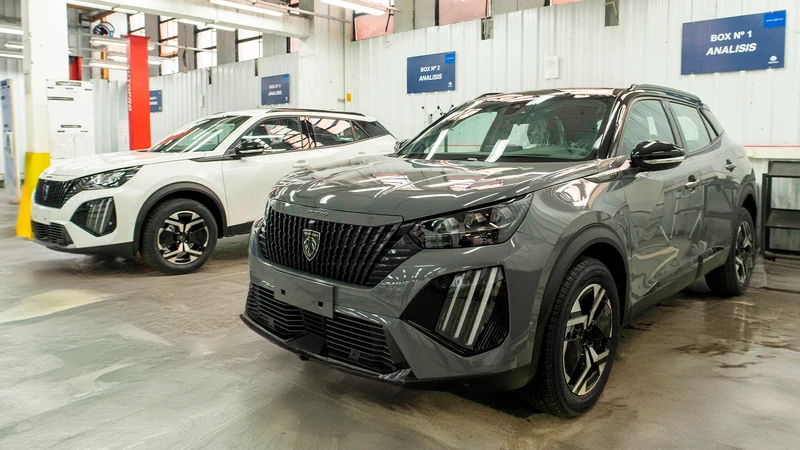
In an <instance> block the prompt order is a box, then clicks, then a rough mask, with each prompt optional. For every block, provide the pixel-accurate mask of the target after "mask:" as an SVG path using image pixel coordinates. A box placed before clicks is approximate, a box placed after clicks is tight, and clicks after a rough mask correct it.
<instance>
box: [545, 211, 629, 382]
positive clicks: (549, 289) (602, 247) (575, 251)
mask: <svg viewBox="0 0 800 450" xmlns="http://www.w3.org/2000/svg"><path fill="white" fill-rule="evenodd" d="M627 254H628V252H627V251H626V250H625V246H624V244H623V241H622V239H620V237H619V236H618V235H617V234H616V233H615V232H614V230H612V229H611V228H610V227H609V226H607V225H605V224H599V223H598V224H592V225H589V226H586V227H584V228H582V229H581V230H579V231H578V232H576V233H575V234H573V236H572V237H570V238H569V240H568V242H567V244H566V245H565V246H564V247H562V248H561V251H560V252H559V254H558V256H557V258H556V260H555V263H554V264H553V269H552V270H551V271H550V273H549V274H548V275H547V282H546V284H545V289H544V293H543V295H542V302H541V307H540V309H539V315H538V318H537V323H536V332H535V336H534V346H533V349H534V350H533V359H532V361H531V370H532V373H531V377H533V375H534V374H535V371H536V369H537V368H538V365H539V355H540V351H541V348H542V341H543V340H544V331H545V328H546V325H547V320H548V319H549V318H550V314H551V313H552V309H553V303H554V302H555V298H556V296H557V295H558V290H559V289H560V288H561V282H562V280H563V279H564V277H565V276H566V274H567V271H569V269H570V268H571V267H572V265H573V264H574V263H575V260H577V259H578V257H580V256H589V257H592V258H596V259H598V260H600V261H601V262H603V264H605V265H606V267H607V268H608V270H609V272H611V276H612V277H613V278H614V283H615V284H616V286H617V291H618V295H619V300H620V318H621V321H620V322H621V323H624V320H625V318H626V317H628V316H629V308H630V280H629V277H628V274H629V270H628V258H627Z"/></svg>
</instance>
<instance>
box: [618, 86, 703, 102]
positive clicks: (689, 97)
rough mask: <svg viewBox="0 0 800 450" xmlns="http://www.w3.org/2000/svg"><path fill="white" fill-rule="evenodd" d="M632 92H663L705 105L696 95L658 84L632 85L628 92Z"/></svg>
mask: <svg viewBox="0 0 800 450" xmlns="http://www.w3.org/2000/svg"><path fill="white" fill-rule="evenodd" d="M631 91H651V92H661V93H663V94H668V95H672V96H675V97H678V98H681V99H683V100H686V101H690V102H692V103H699V104H702V103H703V101H702V100H700V97H698V96H696V95H694V94H691V93H689V92H686V91H682V90H680V89H674V88H671V87H666V86H658V85H656V84H632V85H631V87H629V88H628V92H631Z"/></svg>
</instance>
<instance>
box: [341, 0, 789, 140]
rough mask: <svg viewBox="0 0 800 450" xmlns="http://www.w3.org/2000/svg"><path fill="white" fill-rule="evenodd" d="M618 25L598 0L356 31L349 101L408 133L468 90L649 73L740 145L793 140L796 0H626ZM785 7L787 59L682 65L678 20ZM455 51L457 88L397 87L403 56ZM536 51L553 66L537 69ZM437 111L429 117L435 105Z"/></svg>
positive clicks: (630, 78)
mask: <svg viewBox="0 0 800 450" xmlns="http://www.w3.org/2000/svg"><path fill="white" fill-rule="evenodd" d="M620 9H621V10H620V25H619V26H617V27H605V26H604V17H605V12H604V0H584V1H582V2H578V3H571V4H568V5H561V6H553V7H546V8H534V9H528V10H523V11H517V12H513V13H509V14H501V15H497V16H495V17H494V38H493V39H490V40H485V41H482V40H481V24H480V21H478V20H475V21H470V22H463V23H458V24H454V25H448V26H441V27H432V28H425V29H421V30H414V31H409V32H405V33H397V34H394V35H390V36H387V37H379V38H374V39H369V40H365V41H359V42H354V43H353V44H352V46H351V51H352V63H353V67H352V73H353V75H352V76H353V80H352V83H351V85H352V86H353V89H352V90H353V103H352V106H351V108H349V109H352V110H354V111H359V112H363V113H365V114H368V115H371V116H374V117H376V118H378V119H379V120H381V121H382V122H383V123H384V125H386V126H387V127H388V128H389V130H390V131H392V132H393V133H394V134H395V135H396V136H398V137H401V138H407V137H411V136H413V135H414V134H415V133H417V132H418V131H420V130H421V129H422V128H423V127H424V126H425V124H426V123H427V121H426V117H425V114H424V113H423V111H422V109H421V108H422V107H425V109H426V110H427V111H428V112H429V113H430V112H434V111H436V108H437V107H440V108H441V109H442V110H445V111H446V110H447V109H448V108H450V106H451V105H458V104H460V103H461V102H464V101H466V100H468V99H470V98H473V97H475V96H477V95H480V94H483V93H486V92H494V91H505V92H513V91H520V90H530V89H544V88H553V87H626V86H628V85H630V84H632V83H652V84H662V85H667V86H672V87H676V88H680V89H685V90H688V91H690V92H693V93H695V94H697V95H699V96H700V97H701V98H703V100H704V101H705V102H706V103H708V104H709V105H710V106H711V108H712V109H713V110H714V112H715V113H716V114H717V116H719V118H720V120H721V121H722V123H723V124H724V125H725V126H726V129H727V130H728V131H729V132H730V133H731V134H732V135H733V136H734V137H735V138H736V139H738V140H739V141H741V142H742V143H743V144H745V145H749V146H760V145H788V146H800V126H798V124H800V67H798V63H800V45H798V44H800V34H798V30H799V29H800V28H798V23H800V2H798V1H797V0H683V1H677V0H624V1H621V2H620ZM781 9H786V10H787V13H788V17H787V21H786V22H787V30H786V56H785V60H786V61H787V62H786V68H784V69H776V70H767V71H748V72H732V73H721V74H713V75H696V76H694V75H693V76H682V75H681V74H680V72H681V33H682V24H683V23H685V22H692V21H697V20H706V19H713V18H717V17H727V16H736V15H742V14H753V13H759V12H767V11H772V10H781ZM447 51H456V53H457V64H458V66H457V70H456V90H455V91H452V92H442V93H427V94H414V95H408V94H406V58H407V57H409V56H416V55H425V54H430V53H439V52H447ZM546 56H558V57H559V63H560V64H559V65H560V67H559V69H560V70H559V72H560V77H559V78H558V79H554V80H545V79H544V76H543V75H544V74H543V68H542V65H543V62H544V58H545V57H546ZM438 116H439V113H438V111H437V112H436V114H435V115H434V118H436V117H438Z"/></svg>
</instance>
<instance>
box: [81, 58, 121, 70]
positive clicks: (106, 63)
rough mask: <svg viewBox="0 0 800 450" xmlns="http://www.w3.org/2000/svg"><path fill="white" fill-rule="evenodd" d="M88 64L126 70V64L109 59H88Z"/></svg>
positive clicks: (102, 67)
mask: <svg viewBox="0 0 800 450" xmlns="http://www.w3.org/2000/svg"><path fill="white" fill-rule="evenodd" d="M89 65H90V66H92V67H100V68H101V69H117V70H128V66H127V65H126V64H122V63H116V62H111V61H103V60H98V59H93V60H91V61H89Z"/></svg>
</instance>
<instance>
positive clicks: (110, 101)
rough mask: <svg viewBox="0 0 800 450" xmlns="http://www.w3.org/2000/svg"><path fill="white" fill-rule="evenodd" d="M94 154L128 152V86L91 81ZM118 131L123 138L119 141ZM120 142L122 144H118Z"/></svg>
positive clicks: (118, 83) (112, 82)
mask: <svg viewBox="0 0 800 450" xmlns="http://www.w3.org/2000/svg"><path fill="white" fill-rule="evenodd" d="M92 93H93V95H94V129H95V134H94V136H95V138H94V142H95V144H94V145H95V148H94V151H95V153H110V152H119V151H125V150H128V149H129V148H130V147H128V145H127V142H128V141H127V135H128V102H127V99H128V84H127V83H120V82H119V81H106V80H92ZM120 131H122V133H123V134H124V136H125V139H121V137H120ZM120 141H122V142H120Z"/></svg>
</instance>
